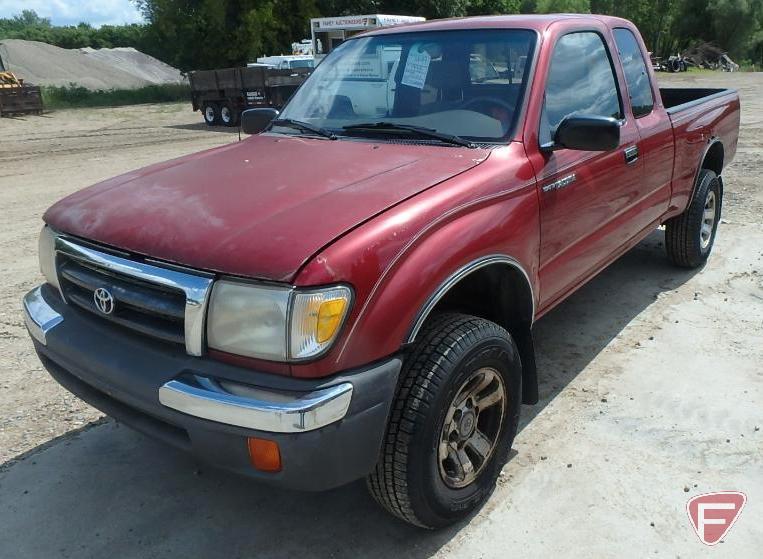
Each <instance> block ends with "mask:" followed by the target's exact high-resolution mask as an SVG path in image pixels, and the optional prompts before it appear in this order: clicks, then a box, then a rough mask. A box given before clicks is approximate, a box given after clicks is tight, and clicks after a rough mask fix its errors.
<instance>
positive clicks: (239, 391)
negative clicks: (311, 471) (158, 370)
mask: <svg viewBox="0 0 763 559" xmlns="http://www.w3.org/2000/svg"><path fill="white" fill-rule="evenodd" d="M351 400H352V384H350V383H349V382H343V383H341V384H338V385H336V386H330V387H328V388H323V389H319V390H315V391H313V392H308V393H293V392H274V391H271V390H264V389H261V388H257V387H254V386H249V385H244V384H238V383H233V382H229V381H220V380H215V379H211V378H208V377H202V376H198V375H188V376H185V377H182V378H178V379H174V380H171V381H169V382H167V383H165V384H164V385H163V386H162V387H161V388H160V389H159V402H161V403H162V405H164V406H167V407H168V408H172V409H174V410H177V411H180V412H183V413H187V414H188V415H193V416H196V417H201V418H203V419H209V420H211V421H217V422H220V423H225V424H228V425H236V426H238V427H245V428H247V429H256V430H258V431H270V432H272V433H301V432H305V431H312V430H314V429H320V428H321V427H325V426H326V425H329V424H331V423H334V422H336V421H339V420H340V419H342V418H343V417H344V416H345V415H346V414H347V409H348V408H349V407H350V401H351Z"/></svg>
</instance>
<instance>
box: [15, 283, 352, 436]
mask: <svg viewBox="0 0 763 559" xmlns="http://www.w3.org/2000/svg"><path fill="white" fill-rule="evenodd" d="M23 307H24V320H25V322H26V325H27V328H28V329H29V333H30V334H31V335H32V337H34V339H36V340H37V341H38V342H39V343H41V344H42V345H47V334H48V332H50V331H51V330H52V329H53V328H55V327H56V326H58V325H59V324H61V323H62V322H63V321H64V318H63V316H61V314H59V313H58V312H56V310H55V309H53V308H52V307H51V306H50V305H49V304H48V303H47V302H46V301H45V298H44V297H43V294H42V286H40V287H37V288H35V289H33V290H32V291H30V292H29V293H27V294H26V296H24V300H23ZM352 390H353V387H352V384H351V383H349V382H342V383H340V384H337V385H334V386H329V387H327V388H320V389H317V390H313V391H310V392H287V391H275V390H271V389H264V388H259V387H256V386H251V385H247V384H239V383H235V382H230V381H225V380H219V379H215V378H211V377H208V376H201V375H194V374H186V375H183V376H181V377H178V378H175V379H173V380H170V381H168V382H166V383H165V384H164V385H162V386H161V387H160V388H159V402H160V403H161V404H162V405H163V406H165V407H167V408H171V409H173V410H176V411H179V412H183V413H185V414H188V415H192V416H195V417H200V418H202V419H208V420H210V421H216V422H218V423H223V424H226V425H234V426H237V427H244V428H247V429H255V430H258V431H269V432H272V433H302V432H306V431H313V430H315V429H320V428H321V427H325V426H326V425H330V424H331V423H335V422H337V421H339V420H340V419H342V418H343V417H345V415H347V410H348V409H349V407H350V402H351V400H352Z"/></svg>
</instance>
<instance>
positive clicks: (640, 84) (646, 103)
mask: <svg viewBox="0 0 763 559" xmlns="http://www.w3.org/2000/svg"><path fill="white" fill-rule="evenodd" d="M614 34H615V43H617V52H618V53H619V54H620V61H621V62H622V63H623V71H624V72H625V81H626V82H627V84H628V93H629V94H630V98H631V106H632V107H633V116H635V117H636V118H638V117H640V116H644V115H648V114H649V113H651V112H652V108H653V107H654V96H653V95H652V84H651V83H650V82H649V74H648V73H647V71H646V63H645V62H644V56H643V54H641V49H640V48H639V46H638V41H637V40H636V37H635V36H634V35H633V33H632V32H631V31H630V29H623V28H617V29H615V31H614Z"/></svg>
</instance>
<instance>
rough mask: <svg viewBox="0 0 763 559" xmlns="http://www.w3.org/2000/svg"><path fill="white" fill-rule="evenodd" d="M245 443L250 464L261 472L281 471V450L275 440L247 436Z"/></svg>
mask: <svg viewBox="0 0 763 559" xmlns="http://www.w3.org/2000/svg"><path fill="white" fill-rule="evenodd" d="M247 444H248V446H249V459H250V460H251V462H252V466H254V467H255V468H257V469H258V470H260V471H261V472H280V471H281V450H280V449H279V448H278V443H277V442H275V441H269V440H267V439H258V438H255V437H249V438H248V439H247Z"/></svg>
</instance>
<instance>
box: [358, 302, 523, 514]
mask: <svg viewBox="0 0 763 559" xmlns="http://www.w3.org/2000/svg"><path fill="white" fill-rule="evenodd" d="M521 393H522V367H521V364H520V360H519V356H518V353H517V349H516V346H515V344H514V341H513V340H512V338H511V336H510V334H509V333H508V332H507V331H506V330H504V329H503V328H501V327H500V326H498V325H497V324H495V323H493V322H490V321H487V320H484V319H481V318H477V317H474V316H468V315H462V314H444V315H440V316H438V317H437V318H435V319H434V320H432V322H431V323H430V324H429V326H427V327H426V328H425V330H423V331H422V334H421V337H420V338H419V341H418V342H417V343H416V345H415V347H414V348H413V350H412V352H411V355H410V356H409V358H408V359H407V360H406V364H405V366H404V367H403V370H402V372H401V378H400V383H399V388H398V394H397V397H396V400H395V402H394V403H393V406H392V412H391V417H390V421H389V425H388V427H387V434H386V436H385V440H384V443H383V447H382V453H381V457H380V459H379V463H378V464H377V466H376V469H375V470H374V471H373V472H372V473H371V474H370V475H369V476H368V479H367V482H368V488H369V490H370V492H371V495H372V496H373V497H374V499H376V501H377V502H378V503H379V504H381V505H382V506H383V507H384V508H385V509H387V510H388V511H389V512H391V513H392V514H394V515H395V516H397V517H399V518H401V519H403V520H405V521H406V522H409V523H411V524H415V525H417V526H421V527H424V528H440V527H443V526H447V525H449V524H452V523H454V522H457V521H459V520H461V519H463V518H465V517H467V516H468V515H469V514H471V513H472V512H473V511H475V510H476V509H477V508H479V507H480V506H482V504H483V503H484V502H485V501H486V500H487V498H488V497H489V496H490V493H491V492H492V490H493V488H494V487H495V482H496V479H497V478H498V474H499V473H500V471H501V468H502V467H503V465H504V464H505V463H506V460H507V458H508V454H509V451H510V449H511V444H512V442H513V440H514V436H515V435H516V432H517V424H518V421H519V410H520V402H521Z"/></svg>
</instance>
